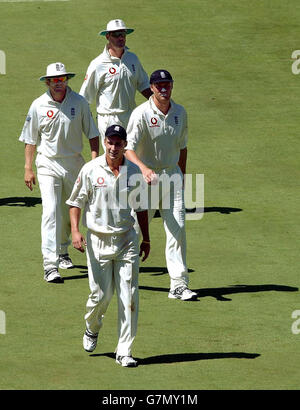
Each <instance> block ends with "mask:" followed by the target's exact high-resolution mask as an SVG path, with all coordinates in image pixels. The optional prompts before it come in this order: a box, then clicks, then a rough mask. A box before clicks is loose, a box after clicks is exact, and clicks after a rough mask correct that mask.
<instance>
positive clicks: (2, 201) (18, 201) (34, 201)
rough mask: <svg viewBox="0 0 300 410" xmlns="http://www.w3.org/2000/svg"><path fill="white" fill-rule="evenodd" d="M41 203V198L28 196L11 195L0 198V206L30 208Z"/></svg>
mask: <svg viewBox="0 0 300 410" xmlns="http://www.w3.org/2000/svg"><path fill="white" fill-rule="evenodd" d="M41 203H42V199H41V198H37V197H29V196H12V197H10V198H0V206H3V205H6V206H25V207H28V208H31V207H34V206H36V205H39V204H41Z"/></svg>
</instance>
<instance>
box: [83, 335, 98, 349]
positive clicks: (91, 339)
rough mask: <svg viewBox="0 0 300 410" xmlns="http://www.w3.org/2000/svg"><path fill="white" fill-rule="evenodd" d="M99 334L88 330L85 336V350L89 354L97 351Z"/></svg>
mask: <svg viewBox="0 0 300 410" xmlns="http://www.w3.org/2000/svg"><path fill="white" fill-rule="evenodd" d="M97 341H98V333H97V334H94V333H91V332H89V331H88V330H86V331H85V332H84V335H83V348H84V350H86V351H87V352H93V351H94V350H95V349H96V346H97Z"/></svg>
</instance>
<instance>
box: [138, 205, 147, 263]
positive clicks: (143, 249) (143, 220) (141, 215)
mask: <svg viewBox="0 0 300 410" xmlns="http://www.w3.org/2000/svg"><path fill="white" fill-rule="evenodd" d="M136 216H137V220H138V223H139V226H140V229H141V233H142V237H143V239H142V242H141V245H140V256H143V255H144V256H143V258H142V262H144V260H146V259H147V258H148V255H149V253H150V236H149V223H148V211H140V212H137V213H136Z"/></svg>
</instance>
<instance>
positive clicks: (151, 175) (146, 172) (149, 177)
mask: <svg viewBox="0 0 300 410" xmlns="http://www.w3.org/2000/svg"><path fill="white" fill-rule="evenodd" d="M125 156H126V158H127V159H128V160H129V161H131V162H133V163H134V164H136V165H137V166H138V167H139V168H140V170H141V173H142V174H143V177H144V180H145V181H146V182H147V184H151V182H154V181H155V180H156V178H157V175H156V173H155V172H154V171H153V169H151V168H148V167H147V166H146V165H145V164H144V163H143V162H142V161H141V160H140V159H139V157H138V156H137V155H136V153H135V152H134V151H133V150H131V149H128V150H126V153H125Z"/></svg>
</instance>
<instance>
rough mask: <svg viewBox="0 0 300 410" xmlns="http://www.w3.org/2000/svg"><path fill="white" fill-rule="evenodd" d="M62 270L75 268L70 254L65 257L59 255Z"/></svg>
mask: <svg viewBox="0 0 300 410" xmlns="http://www.w3.org/2000/svg"><path fill="white" fill-rule="evenodd" d="M58 266H59V267H60V268H61V269H71V268H74V265H73V262H72V260H71V258H70V256H69V254H68V253H65V254H64V255H59V265H58Z"/></svg>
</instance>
